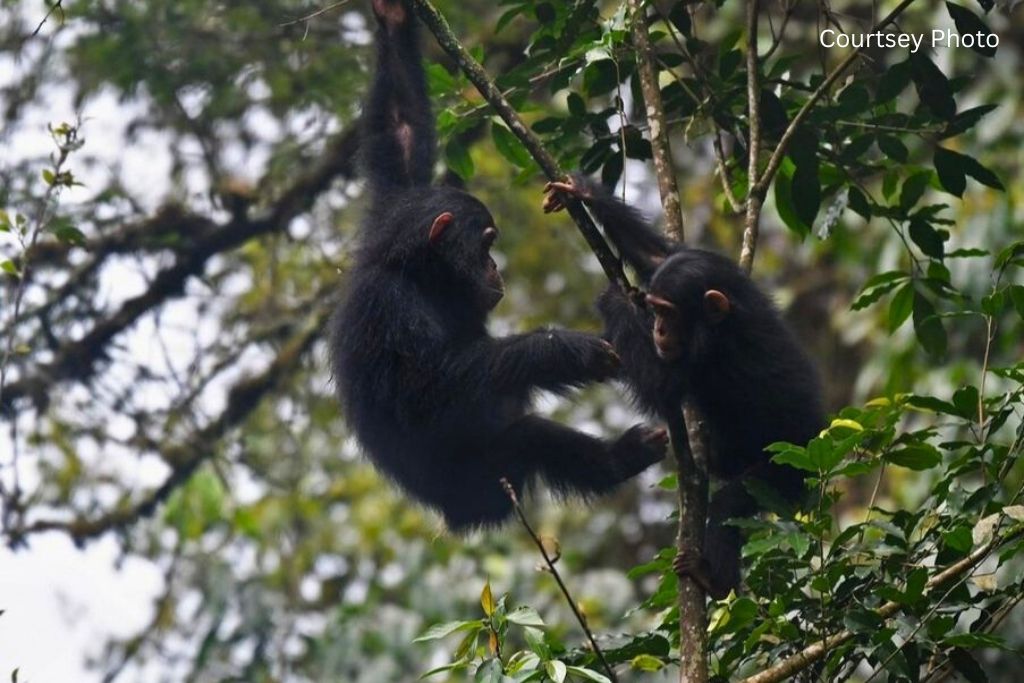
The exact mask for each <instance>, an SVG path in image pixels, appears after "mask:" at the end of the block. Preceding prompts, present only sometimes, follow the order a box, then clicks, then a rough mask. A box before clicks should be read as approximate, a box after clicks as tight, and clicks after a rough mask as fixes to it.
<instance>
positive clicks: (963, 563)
mask: <svg viewBox="0 0 1024 683" xmlns="http://www.w3.org/2000/svg"><path fill="white" fill-rule="evenodd" d="M1021 536H1024V527H1021V528H1018V529H1015V530H1014V531H1011V532H1009V533H1007V534H1005V535H1003V536H1001V537H1000V536H993V537H992V539H991V540H990V541H989V542H988V543H986V544H985V545H983V546H981V547H980V548H978V549H977V550H975V551H974V552H973V553H971V554H970V555H968V556H967V557H965V558H964V559H962V560H960V561H959V562H956V563H954V564H952V565H950V566H949V567H947V568H946V569H944V570H942V571H941V572H939V573H938V574H936V575H935V576H933V577H932V578H931V579H929V580H928V583H926V584H925V591H926V592H930V591H933V590H935V589H937V588H940V587H942V586H943V585H945V584H946V583H948V582H950V581H952V580H954V579H957V578H960V577H961V576H963V575H964V574H966V573H967V572H969V571H970V570H971V569H973V568H974V567H976V566H977V565H979V564H980V563H981V562H982V561H984V560H985V558H987V557H988V556H989V554H990V553H991V552H992V551H993V550H996V549H997V548H999V547H1000V546H1003V545H1005V544H1006V543H1009V542H1010V541H1013V540H1016V539H1017V538H1020V537H1021ZM901 608H902V605H900V604H899V603H898V602H887V603H885V604H884V605H882V606H881V607H878V608H877V609H875V610H874V612H875V614H876V615H878V616H879V617H881V618H882V619H888V618H889V617H891V616H893V615H894V614H896V613H897V612H899V611H900V609H901ZM855 635H856V634H855V633H854V632H853V631H850V630H848V629H843V630H842V631H839V632H838V633H835V634H833V635H831V636H828V637H827V638H825V639H824V640H822V641H819V642H816V643H814V644H812V645H808V646H807V647H806V648H804V649H803V650H801V651H800V652H798V653H796V654H795V655H793V656H791V657H787V658H786V659H784V660H783V661H781V662H779V663H778V664H776V665H775V666H773V667H770V668H768V669H765V670H764V671H762V672H761V673H759V674H756V675H754V676H750V677H749V678H744V679H743V680H742V681H741V683H779V681H784V680H786V679H787V678H789V677H790V676H793V675H794V674H796V673H798V672H800V671H804V670H805V669H807V668H808V667H810V665H811V664H813V663H814V662H817V661H819V660H821V659H823V658H824V657H825V656H826V655H828V653H829V652H830V651H832V650H834V649H835V648H837V647H839V646H840V645H842V644H843V643H845V642H847V641H850V640H852V639H853V638H854V637H855Z"/></svg>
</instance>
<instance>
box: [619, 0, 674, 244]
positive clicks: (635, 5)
mask: <svg viewBox="0 0 1024 683" xmlns="http://www.w3.org/2000/svg"><path fill="white" fill-rule="evenodd" d="M629 11H630V14H632V21H631V23H632V33H633V47H634V49H635V50H636V65H637V71H638V72H639V74H640V90H641V91H642V92H643V95H644V103H645V110H646V113H647V123H648V124H649V125H650V137H651V151H652V155H653V157H654V170H655V172H656V174H657V177H658V191H659V192H660V194H661V209H662V212H663V213H664V216H665V232H667V233H668V234H669V236H670V237H672V238H674V239H675V240H676V241H677V242H682V241H683V239H684V232H683V213H682V210H681V208H680V206H679V188H678V187H677V185H676V173H675V166H674V165H673V163H672V148H671V146H670V144H669V140H668V130H667V129H666V127H665V108H664V106H663V105H662V102H661V88H660V87H659V86H658V69H657V68H656V67H655V65H654V51H653V49H652V48H651V40H650V36H649V35H648V34H647V13H646V12H645V11H644V6H643V3H642V2H641V0H629Z"/></svg>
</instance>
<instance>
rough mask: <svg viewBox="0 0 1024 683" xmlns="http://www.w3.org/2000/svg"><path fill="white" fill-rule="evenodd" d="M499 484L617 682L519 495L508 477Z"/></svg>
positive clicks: (602, 662) (616, 679) (577, 619)
mask: <svg viewBox="0 0 1024 683" xmlns="http://www.w3.org/2000/svg"><path fill="white" fill-rule="evenodd" d="M501 485H502V487H503V488H504V489H505V494H506V495H507V496H508V498H509V500H511V501H512V507H513V508H515V511H516V516H517V517H519V522H520V523H521V524H522V525H523V528H524V529H526V533H528V534H530V538H532V539H533V542H534V544H535V545H536V546H537V549H538V550H539V551H540V554H541V557H543V558H544V563H545V564H546V565H547V566H548V571H550V572H551V575H552V576H553V577H555V583H557V584H558V588H559V589H560V590H561V591H562V595H563V596H565V601H566V602H567V603H569V608H570V609H572V613H573V614H574V615H576V621H578V622H579V624H580V627H581V628H582V629H583V633H585V634H586V636H587V640H588V641H589V642H590V647H591V648H593V650H594V654H595V655H597V658H598V659H599V660H601V664H602V666H604V670H605V672H607V674H608V678H610V679H612V681H614V682H615V683H618V680H619V679H618V677H617V676H616V675H615V670H614V669H612V667H611V664H609V663H608V660H607V659H605V656H604V652H602V651H601V648H600V647H599V646H598V644H597V640H595V639H594V633H593V631H591V630H590V627H589V626H588V625H587V618H586V617H585V616H583V613H582V612H580V609H579V607H577V606H576V600H574V599H573V597H572V594H571V593H569V588H568V587H567V586H566V585H565V581H563V580H562V576H561V574H559V573H558V570H557V569H555V561H554V560H553V559H551V556H550V555H548V551H547V548H545V547H544V542H543V541H542V540H541V539H540V536H538V535H537V532H536V531H534V530H533V527H532V526H530V522H528V521H527V519H526V515H525V514H524V513H523V507H522V506H521V505H520V504H519V496H518V495H516V490H515V489H514V488H513V487H512V484H510V483H509V481H508V479H505V478H504V477H502V478H501Z"/></svg>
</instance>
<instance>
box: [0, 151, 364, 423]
mask: <svg viewBox="0 0 1024 683" xmlns="http://www.w3.org/2000/svg"><path fill="white" fill-rule="evenodd" d="M357 139H358V138H357V136H355V135H353V134H342V135H340V136H339V137H337V138H336V139H335V141H334V142H333V143H332V144H331V145H330V146H329V148H328V151H327V152H326V153H325V154H324V156H323V159H322V161H321V162H320V164H319V165H318V166H316V167H315V168H314V169H313V170H312V171H310V172H309V173H308V174H305V175H303V176H300V177H299V178H298V180H296V182H295V183H293V184H292V185H291V186H290V187H288V188H287V189H286V190H285V191H284V192H283V193H282V194H281V195H280V196H279V197H278V199H277V200H276V201H275V202H274V203H273V204H272V205H271V207H270V208H269V209H268V210H267V211H266V213H265V215H263V216H260V217H258V218H255V219H253V220H250V219H247V218H245V217H241V216H238V217H235V218H234V219H233V220H231V221H229V222H228V223H226V224H225V225H223V226H216V224H214V223H212V222H211V221H210V220H209V219H208V218H205V217H202V216H198V215H195V214H187V213H185V212H183V211H181V210H180V209H179V210H176V211H174V212H172V213H171V214H170V215H168V214H167V213H165V212H161V213H158V214H157V215H156V216H154V217H153V219H151V221H147V222H145V223H141V224H138V225H133V226H131V227H130V228H127V229H126V230H125V231H124V232H123V233H122V234H120V235H118V236H116V237H115V236H111V237H109V238H101V240H99V241H97V242H96V243H95V244H96V246H97V247H98V248H101V249H102V250H103V251H101V253H100V254H98V255H96V256H94V258H96V259H100V260H102V259H103V258H105V257H106V256H109V255H111V254H114V253H124V252H126V251H129V250H130V248H131V247H132V245H134V246H136V247H138V246H141V244H142V243H143V242H142V241H143V240H147V241H148V240H152V237H151V236H147V234H146V226H156V227H159V228H160V229H161V230H164V231H175V232H176V233H177V234H184V235H189V236H192V237H191V239H190V240H189V244H188V245H187V247H184V248H181V249H179V250H177V252H176V258H175V261H174V263H173V265H171V266H169V267H167V268H165V269H164V270H162V271H160V272H159V273H157V275H156V276H155V277H154V278H153V280H152V282H151V283H150V285H149V287H148V288H147V289H146V291H145V292H143V293H142V294H140V295H138V296H136V297H133V298H131V299H128V300H127V301H125V302H124V303H122V304H121V306H120V308H118V310H117V311H115V312H114V313H113V314H111V315H110V316H109V317H107V318H104V319H102V320H100V321H98V322H96V323H94V324H93V326H92V328H91V329H90V330H89V331H88V332H86V333H85V334H84V335H82V337H80V338H79V339H77V340H74V341H69V342H67V343H65V344H63V345H62V346H61V347H60V348H58V349H57V350H56V352H55V354H54V359H53V361H52V362H50V363H48V364H46V365H43V366H40V367H37V368H35V369H34V371H32V372H31V373H29V374H24V375H23V376H21V377H20V378H19V379H18V380H16V381H14V382H11V383H10V384H8V385H7V386H6V387H4V389H3V394H2V396H0V415H3V414H7V413H11V412H13V410H14V404H15V402H17V401H18V400H20V399H24V398H30V399H32V400H33V401H34V402H35V403H36V404H37V405H45V404H46V402H47V400H48V397H49V392H50V391H51V390H52V388H53V384H54V383H56V382H60V381H65V380H71V379H74V380H76V381H86V380H88V379H90V378H91V377H92V376H93V375H94V374H95V372H96V370H97V368H98V366H99V363H100V362H101V361H102V360H104V359H105V358H106V357H107V356H108V345H109V343H110V342H111V340H112V339H113V338H114V337H116V336H117V335H119V334H121V333H122V332H124V331H125V330H127V329H128V328H129V327H131V326H132V325H134V324H135V323H136V322H137V321H138V320H139V319H140V318H141V317H142V316H143V315H145V314H146V313H148V312H150V311H152V310H154V309H156V308H157V307H159V306H161V305H162V304H163V303H165V302H166V301H167V300H168V299H171V298H174V297H177V296H180V295H181V294H182V292H183V291H184V287H185V283H186V281H187V280H188V279H189V278H190V277H193V276H199V275H202V273H203V271H204V270H205V268H206V264H207V263H208V262H209V261H210V259H212V258H213V257H215V256H217V255H218V254H221V253H223V252H225V251H229V250H231V249H234V248H236V247H238V246H241V245H242V244H244V243H246V242H247V241H249V240H250V239H253V238H255V237H259V236H261V235H264V234H268V233H272V232H277V231H280V230H283V229H284V228H285V227H286V226H287V224H288V222H289V221H291V219H293V218H294V217H296V216H298V215H299V214H301V213H302V212H303V211H305V210H306V209H307V208H308V207H309V206H310V205H312V203H313V201H314V200H315V199H316V197H317V196H319V194H320V193H321V192H323V191H324V190H325V189H327V187H328V186H329V185H330V183H331V182H332V181H333V180H334V179H335V178H337V177H339V176H342V177H351V176H352V175H354V173H355V161H354V153H353V152H354V148H355V147H356V146H357V144H358V143H357V142H356V140H357ZM8 331H10V330H8Z"/></svg>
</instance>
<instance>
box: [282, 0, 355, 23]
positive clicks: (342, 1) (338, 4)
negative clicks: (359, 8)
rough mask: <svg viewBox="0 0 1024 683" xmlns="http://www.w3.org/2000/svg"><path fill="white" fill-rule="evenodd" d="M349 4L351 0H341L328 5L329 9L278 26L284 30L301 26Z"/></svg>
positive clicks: (322, 8)
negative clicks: (288, 27) (284, 28)
mask: <svg viewBox="0 0 1024 683" xmlns="http://www.w3.org/2000/svg"><path fill="white" fill-rule="evenodd" d="M348 2H349V0H339V2H335V3H332V4H330V5H328V6H327V7H321V8H320V9H318V10H317V11H315V12H310V13H309V14H307V15H306V16H304V17H299V18H298V19H292V20H291V21H286V22H284V23H283V24H278V26H280V27H282V28H283V27H285V26H294V25H295V24H301V23H303V22H305V21H309V20H310V19H316V18H317V17H319V16H320V15H321V14H327V13H328V12H330V11H331V10H334V9H338V8H339V7H341V6H342V5H345V4H348Z"/></svg>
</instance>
